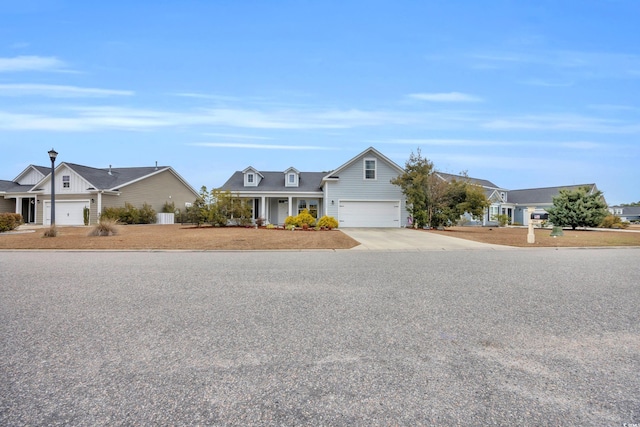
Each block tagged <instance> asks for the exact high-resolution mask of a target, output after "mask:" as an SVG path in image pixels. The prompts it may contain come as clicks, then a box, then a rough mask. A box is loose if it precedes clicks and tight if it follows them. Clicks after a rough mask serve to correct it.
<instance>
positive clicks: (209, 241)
mask: <svg viewBox="0 0 640 427" xmlns="http://www.w3.org/2000/svg"><path fill="white" fill-rule="evenodd" d="M631 229H632V230H633V229H635V230H638V231H640V227H636V228H631ZM31 231H32V232H19V233H14V232H9V233H2V234H0V249H96V250H108V249H111V250H128V249H133V250H153V249H176V250H180V249H183V250H269V249H290V250H298V249H350V248H352V247H354V246H357V245H358V242H356V241H355V240H353V239H352V238H351V237H349V236H347V235H346V234H344V233H341V232H340V231H338V230H332V231H313V230H310V231H302V230H296V231H285V230H268V229H266V228H260V229H254V228H240V227H226V228H224V227H223V228H218V227H201V228H197V227H193V226H188V225H184V226H183V225H179V224H174V225H122V226H119V233H118V234H117V235H115V236H88V235H87V234H88V233H89V232H90V231H91V227H58V235H57V237H54V238H45V237H43V228H39V229H36V230H35V231H33V230H31ZM416 232H417V233H421V232H426V233H438V234H443V235H445V236H450V237H458V238H463V239H469V240H475V241H478V242H485V243H494V244H498V245H508V246H520V247H600V246H640V232H635V233H632V232H624V231H622V232H621V231H587V230H574V231H572V230H564V236H562V237H556V238H553V237H551V236H549V234H550V233H551V230H550V229H535V236H536V243H535V244H533V245H531V244H529V243H527V229H526V228H497V227H493V228H488V227H453V228H450V229H447V230H445V231H435V230H431V231H422V230H419V231H416Z"/></svg>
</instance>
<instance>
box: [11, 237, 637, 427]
mask: <svg viewBox="0 0 640 427" xmlns="http://www.w3.org/2000/svg"><path fill="white" fill-rule="evenodd" d="M639 256H640V250H638V249H604V250H553V249H549V250H546V249H542V250H527V251H523V250H505V251H439V252H437V251H433V252H424V253H422V252H411V253H409V252H375V251H374V252H366V251H360V252H358V251H336V252H331V251H319V252H255V253H247V252H0V349H1V351H2V357H1V358H0V397H1V398H0V425H10V426H15V425H30V426H36V425H92V426H93V425H98V426H101V425H103V426H114V425H223V426H224V425H267V426H270V425H273V426H282V425H329V426H330V425H335V426H343V425H363V426H365V425H366V426H371V425H406V426H416V425H613V426H621V425H623V423H640V392H639V390H640V288H639V284H640V270H639V269H638V268H637V260H638V257H639Z"/></svg>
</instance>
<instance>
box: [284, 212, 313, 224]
mask: <svg viewBox="0 0 640 427" xmlns="http://www.w3.org/2000/svg"><path fill="white" fill-rule="evenodd" d="M315 223H316V219H315V218H314V217H313V216H311V214H310V213H309V211H308V210H307V209H305V210H303V211H302V212H300V213H299V214H298V215H296V216H288V217H286V218H285V220H284V225H285V226H286V228H287V229H288V228H290V227H291V226H293V227H303V226H304V225H306V226H307V228H309V227H311V226H312V225H314V224H315Z"/></svg>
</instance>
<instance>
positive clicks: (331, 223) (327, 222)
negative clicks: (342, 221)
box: [318, 215, 338, 230]
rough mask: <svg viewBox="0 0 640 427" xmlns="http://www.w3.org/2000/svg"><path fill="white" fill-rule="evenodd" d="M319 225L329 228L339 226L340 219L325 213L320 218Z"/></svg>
mask: <svg viewBox="0 0 640 427" xmlns="http://www.w3.org/2000/svg"><path fill="white" fill-rule="evenodd" d="M318 227H323V228H328V229H329V230H331V229H332V228H338V221H337V220H336V219H335V218H334V217H332V216H328V215H325V216H323V217H322V218H320V219H319V220H318Z"/></svg>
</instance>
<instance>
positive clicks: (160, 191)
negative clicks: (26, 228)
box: [0, 162, 198, 225]
mask: <svg viewBox="0 0 640 427" xmlns="http://www.w3.org/2000/svg"><path fill="white" fill-rule="evenodd" d="M197 197H198V193H197V192H196V191H195V190H194V189H193V188H192V187H191V186H190V185H189V184H188V183H187V182H186V181H185V180H184V179H183V178H182V177H181V176H180V175H179V174H178V173H177V172H176V171H175V170H173V168H171V167H170V166H152V167H129V168H112V167H109V168H103V169H99V168H93V167H89V166H83V165H78V164H74V163H66V162H62V163H60V164H59V165H58V166H57V167H56V168H55V209H56V210H55V212H56V221H55V222H56V225H83V224H84V216H83V211H84V208H85V207H88V208H89V213H90V214H89V223H90V224H94V223H96V222H97V221H98V218H99V214H100V213H101V212H102V211H103V209H105V208H108V207H121V206H124V205H125V203H127V202H128V203H131V204H132V205H134V206H135V207H138V208H140V207H142V205H143V203H148V204H149V205H151V207H153V209H155V210H156V212H161V210H162V207H163V205H164V204H165V203H174V205H175V207H176V208H178V209H184V208H185V206H189V205H190V204H191V203H193V201H194V200H195V199H196V198H197ZM0 212H15V213H19V214H22V217H23V218H24V221H25V222H26V223H33V224H44V225H50V224H51V168H48V167H43V166H35V165H30V166H28V167H27V168H26V169H25V170H24V171H23V172H22V173H20V174H19V175H18V176H17V177H16V178H15V179H14V180H13V181H0Z"/></svg>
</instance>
